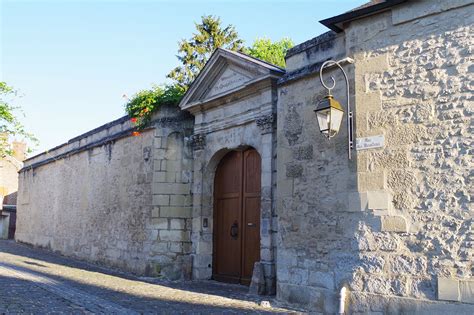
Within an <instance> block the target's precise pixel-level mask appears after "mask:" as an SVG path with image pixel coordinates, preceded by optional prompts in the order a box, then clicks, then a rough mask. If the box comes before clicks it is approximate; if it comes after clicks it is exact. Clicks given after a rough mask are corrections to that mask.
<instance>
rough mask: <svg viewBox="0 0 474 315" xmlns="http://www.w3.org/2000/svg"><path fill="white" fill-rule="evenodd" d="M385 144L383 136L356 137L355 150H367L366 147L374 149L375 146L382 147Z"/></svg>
mask: <svg viewBox="0 0 474 315" xmlns="http://www.w3.org/2000/svg"><path fill="white" fill-rule="evenodd" d="M384 145H385V136H384V135H378V136H372V137H365V138H357V139H356V150H357V151H360V150H367V149H375V148H382V147H383V146H384Z"/></svg>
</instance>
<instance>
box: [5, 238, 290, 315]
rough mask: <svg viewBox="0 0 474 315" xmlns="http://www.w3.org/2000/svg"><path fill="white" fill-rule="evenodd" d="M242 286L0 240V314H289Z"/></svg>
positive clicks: (272, 302) (271, 301) (287, 311)
mask: <svg viewBox="0 0 474 315" xmlns="http://www.w3.org/2000/svg"><path fill="white" fill-rule="evenodd" d="M262 300H268V301H270V303H271V305H275V302H274V301H273V300H272V299H269V298H267V297H259V296H255V295H249V294H247V287H243V286H239V285H227V284H221V283H218V282H214V281H189V282H168V281H162V280H156V279H146V278H145V279H144V278H138V277H135V276H133V275H131V274H127V273H121V272H118V271H114V270H110V269H107V268H103V267H99V266H96V265H92V264H88V263H84V262H81V261H77V260H74V259H70V258H65V257H63V256H60V255H57V254H54V253H51V252H49V251H46V250H40V249H34V248H31V247H29V246H26V245H22V244H17V243H15V242H13V241H4V240H0V314H18V313H27V314H64V313H68V314H93V313H94V314H97V313H107V314H142V313H147V314H151V313H165V314H222V313H224V314H242V313H245V314H247V313H260V314H262V313H289V312H291V311H289V310H287V309H282V308H277V307H265V306H263V305H260V304H261V301H262Z"/></svg>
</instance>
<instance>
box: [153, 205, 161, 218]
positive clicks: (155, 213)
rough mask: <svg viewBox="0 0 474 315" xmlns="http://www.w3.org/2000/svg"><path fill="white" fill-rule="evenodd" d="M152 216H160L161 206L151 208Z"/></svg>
mask: <svg viewBox="0 0 474 315" xmlns="http://www.w3.org/2000/svg"><path fill="white" fill-rule="evenodd" d="M151 217H152V218H159V217H160V207H153V209H152V210H151Z"/></svg>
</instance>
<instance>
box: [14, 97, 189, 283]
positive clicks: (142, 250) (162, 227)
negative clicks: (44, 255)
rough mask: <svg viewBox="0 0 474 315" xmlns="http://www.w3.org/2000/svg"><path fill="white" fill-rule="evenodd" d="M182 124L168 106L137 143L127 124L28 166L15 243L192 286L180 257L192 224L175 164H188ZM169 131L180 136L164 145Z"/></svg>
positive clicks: (183, 174)
mask: <svg viewBox="0 0 474 315" xmlns="http://www.w3.org/2000/svg"><path fill="white" fill-rule="evenodd" d="M186 119H188V121H189V117H188V116H183V114H182V113H179V112H178V111H177V109H176V108H170V107H166V106H165V107H164V108H163V109H162V110H161V111H160V112H159V113H158V114H157V116H156V117H154V120H155V125H154V127H155V128H150V129H147V130H145V131H143V132H141V134H140V136H136V137H134V136H132V135H131V133H132V131H133V129H132V126H131V125H130V122H129V119H128V118H127V117H124V118H121V119H119V120H116V121H114V122H111V123H109V124H107V125H104V126H102V127H99V128H97V129H94V130H92V131H90V132H88V133H86V134H84V135H81V136H79V137H76V138H74V139H72V140H70V141H69V142H68V143H66V144H64V145H61V146H59V147H57V148H54V149H52V150H49V151H47V152H45V153H43V154H40V155H38V156H35V157H33V158H31V159H29V160H27V161H26V162H25V166H24V168H23V169H22V170H21V172H20V189H19V200H18V224H17V226H18V227H17V234H16V239H17V240H18V241H20V242H25V243H29V244H33V245H36V246H41V247H47V248H49V249H52V250H54V251H59V252H61V253H62V254H65V255H68V256H75V257H79V258H82V259H86V260H90V261H93V262H99V263H104V264H107V265H109V266H115V267H118V268H121V269H126V270H129V271H132V272H135V273H138V274H146V275H153V276H165V277H167V278H170V279H177V278H185V277H188V278H189V277H190V273H191V270H190V268H191V267H190V266H191V263H190V262H187V263H186V262H185V259H183V258H182V256H183V255H185V254H187V252H188V251H189V250H188V249H187V248H189V247H190V245H189V241H190V239H189V234H190V232H187V229H188V228H189V226H190V222H187V221H186V219H185V217H186V216H185V215H184V214H183V213H184V212H183V211H182V208H178V207H179V206H182V205H184V203H186V202H190V201H189V200H190V189H189V188H188V189H185V188H186V187H185V184H181V182H183V181H189V180H190V178H191V175H192V174H191V173H190V171H189V169H190V168H189V167H186V166H184V167H182V168H181V169H180V168H179V167H178V165H177V164H176V163H178V162H177V161H178V160H179V161H185V159H181V157H182V154H181V153H179V152H182V151H183V150H184V147H185V146H184V143H183V141H182V140H183V138H184V130H185V127H184V125H185V124H186ZM190 121H191V123H192V119H191V120H190ZM169 125H173V126H174V129H175V131H177V132H181V133H174V134H172V135H170V136H168V137H167V138H166V137H165V138H163V137H161V133H162V132H163V130H167V128H168V127H169ZM167 126H168V127H167ZM168 129H169V128H168ZM187 158H188V159H189V158H190V157H189V156H188V157H187ZM167 163H168V165H167ZM172 163H175V164H176V165H175V164H172ZM188 164H191V163H188ZM179 185H183V186H182V188H183V190H182V191H179V192H178V191H177V190H176V189H177V187H178V186H179ZM188 185H189V184H188ZM186 200H188V201H186ZM165 203H166V205H165ZM164 206H166V207H164ZM189 215H190V214H189ZM186 244H188V245H186ZM183 265H188V266H189V267H183Z"/></svg>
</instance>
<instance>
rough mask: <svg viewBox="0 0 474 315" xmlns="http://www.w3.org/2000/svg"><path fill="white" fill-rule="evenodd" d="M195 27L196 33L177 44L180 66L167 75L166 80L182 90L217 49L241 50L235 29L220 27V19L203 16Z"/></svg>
mask: <svg viewBox="0 0 474 315" xmlns="http://www.w3.org/2000/svg"><path fill="white" fill-rule="evenodd" d="M195 26H196V31H197V32H196V33H194V34H193V36H192V37H191V38H190V39H189V40H182V41H181V42H179V44H178V45H179V48H178V55H177V57H178V59H179V61H180V62H181V64H182V65H181V66H179V67H176V68H175V69H173V70H172V71H171V72H170V73H169V74H168V78H170V79H172V80H173V81H174V82H175V83H176V84H178V85H179V86H181V87H182V88H184V89H187V88H188V87H189V86H190V85H191V83H192V82H193V81H194V79H195V78H196V76H197V75H198V74H199V71H201V69H202V68H203V67H204V65H205V64H206V62H207V60H209V57H210V56H211V55H212V53H213V52H214V50H216V49H217V48H219V47H222V48H226V49H230V50H243V40H241V39H240V38H239V35H238V33H237V31H236V30H235V27H234V26H233V25H227V26H226V27H222V25H221V19H220V18H218V17H215V16H212V15H205V16H203V17H202V21H201V23H199V24H198V23H195Z"/></svg>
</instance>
